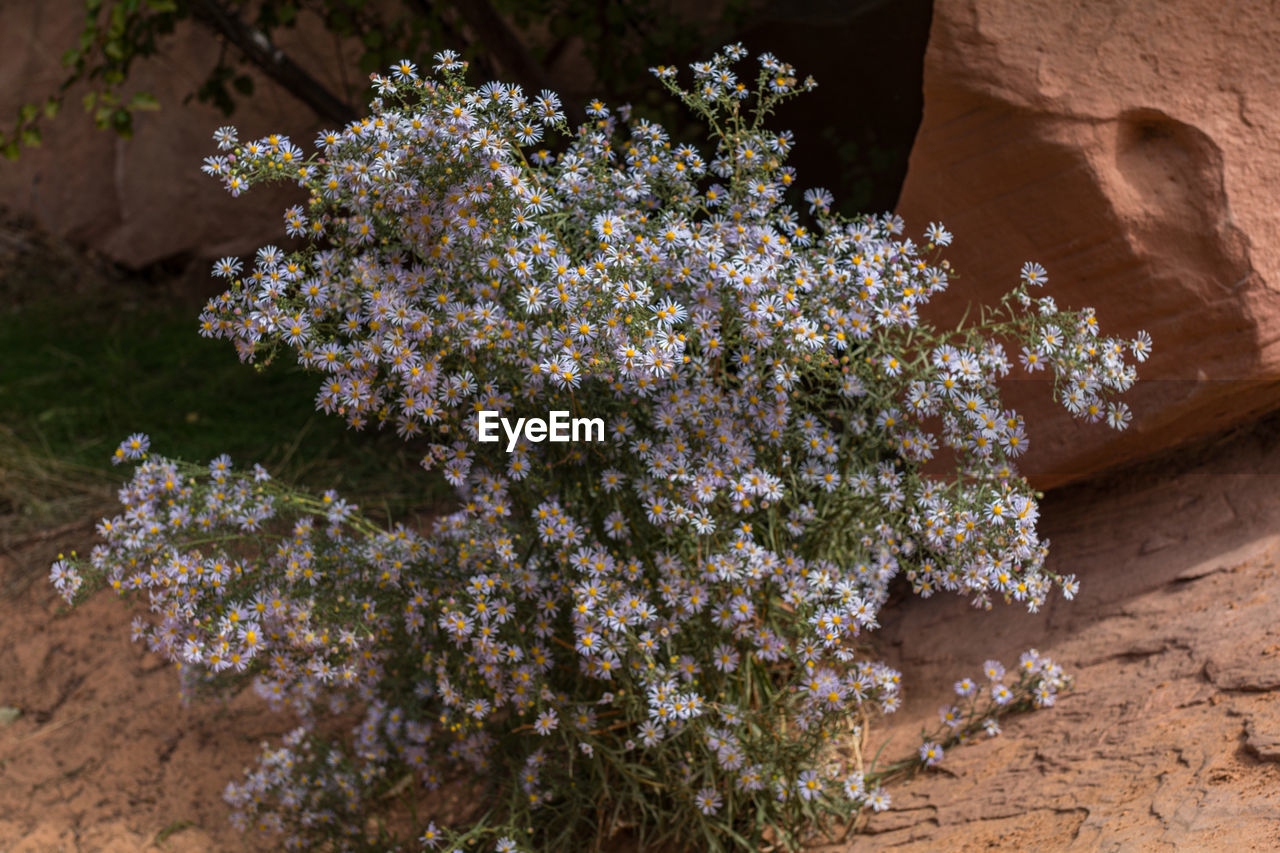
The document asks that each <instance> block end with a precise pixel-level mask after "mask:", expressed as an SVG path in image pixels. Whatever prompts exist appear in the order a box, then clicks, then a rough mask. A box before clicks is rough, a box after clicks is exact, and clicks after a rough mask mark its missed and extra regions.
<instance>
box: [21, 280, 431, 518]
mask: <svg viewBox="0 0 1280 853" xmlns="http://www.w3.org/2000/svg"><path fill="white" fill-rule="evenodd" d="M121 286H124V285H121ZM196 313H197V312H196V311H194V310H192V309H191V308H190V307H186V308H176V307H173V306H172V305H170V306H168V307H165V306H161V307H153V308H134V309H132V310H130V309H129V306H128V303H122V304H120V305H115V306H112V305H111V304H107V305H106V306H100V305H94V304H91V303H90V304H84V305H79V306H77V305H75V304H71V305H54V304H49V303H41V304H35V305H28V306H25V307H22V308H12V307H11V308H8V309H0V443H4V444H8V445H15V446H21V447H24V448H26V449H27V451H28V452H29V453H30V454H34V455H36V456H39V457H42V458H45V459H52V460H58V461H59V462H61V463H63V464H64V465H65V466H71V467H74V468H78V469H83V470H85V471H110V470H111V468H112V466H111V465H110V457H111V454H112V451H113V450H114V449H115V447H116V445H117V444H118V443H119V442H120V441H121V440H122V439H123V438H124V437H125V436H126V435H128V434H129V433H132V432H145V433H147V434H148V435H150V436H151V448H152V451H153V452H155V453H159V454H161V455H165V456H170V457H177V458H182V459H186V460H190V461H197V462H203V461H205V460H208V459H210V458H212V457H213V456H216V455H218V454H219V453H223V452H226V453H229V454H231V456H232V459H233V460H234V461H235V462H236V464H237V466H246V467H247V466H248V465H250V464H252V463H253V462H261V463H262V464H263V465H265V466H266V467H267V469H268V470H269V471H271V473H272V474H273V475H275V476H277V477H279V478H282V479H284V480H287V481H289V482H292V483H299V484H304V485H307V486H309V487H312V488H317V489H324V488H330V487H332V488H336V489H338V490H339V491H340V492H342V493H343V494H344V495H351V496H352V497H354V498H356V499H357V500H358V501H359V502H360V503H361V505H362V506H363V507H364V508H366V509H373V510H376V509H382V510H383V514H388V515H391V516H393V517H397V518H398V517H401V516H402V515H403V514H404V513H406V512H407V511H409V510H410V509H412V508H414V507H420V506H424V505H427V504H431V503H435V502H437V501H438V500H439V499H440V498H441V497H442V496H443V491H442V490H441V489H440V488H439V487H434V488H433V487H432V485H431V483H432V481H433V479H434V478H431V477H430V476H429V475H427V474H426V473H425V472H423V471H422V470H421V468H419V467H418V466H417V464H416V461H417V459H418V458H420V456H421V451H420V450H418V451H417V452H415V449H414V448H412V447H407V446H406V445H405V444H404V443H403V442H402V441H401V440H400V439H399V438H398V437H396V436H395V434H394V433H393V432H392V431H391V430H387V431H386V432H384V433H381V434H379V433H377V432H372V431H367V432H364V433H356V432H353V431H351V430H348V429H347V428H346V425H345V423H344V422H343V421H342V420H341V419H340V418H338V417H336V416H332V415H324V414H323V413H320V412H317V411H316V410H315V404H314V399H315V394H316V391H317V389H318V387H319V384H320V375H319V374H316V373H306V372H304V371H302V370H301V369H300V368H298V367H296V366H295V365H290V364H283V363H277V364H273V365H270V366H268V367H266V368H265V369H255V368H254V367H253V366H250V365H245V364H241V363H240V361H239V359H238V358H237V357H236V354H235V351H234V349H233V348H232V347H231V345H230V344H229V343H227V342H226V341H214V340H208V339H205V338H201V337H200V336H199V335H198V333H197V331H196ZM285 360H286V359H284V358H282V359H280V360H279V361H285ZM10 452H11V453H12V452H13V448H10ZM0 464H2V463H0ZM114 473H115V476H117V477H123V476H124V475H125V472H124V471H123V470H119V469H116V470H115V472H114Z"/></svg>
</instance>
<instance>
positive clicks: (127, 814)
mask: <svg viewBox="0 0 1280 853" xmlns="http://www.w3.org/2000/svg"><path fill="white" fill-rule="evenodd" d="M1043 518H1044V521H1043V530H1044V531H1045V533H1046V535H1048V536H1049V537H1050V539H1051V540H1052V546H1053V547H1052V556H1051V558H1050V559H1051V561H1052V565H1053V567H1054V568H1055V569H1056V570H1057V571H1060V572H1075V573H1077V574H1078V575H1079V576H1080V578H1081V580H1082V589H1081V593H1080V595H1079V597H1078V598H1077V599H1076V600H1075V601H1074V602H1066V601H1061V600H1055V601H1053V602H1052V603H1051V604H1050V606H1048V607H1046V608H1045V610H1044V611H1043V612H1041V613H1039V614H1036V615H1029V614H1026V613H1025V612H1020V611H1017V610H1015V609H1014V608H1012V607H1010V608H1003V609H1001V608H1000V606H999V605H997V610H996V611H992V612H982V611H977V610H974V609H972V608H970V607H968V605H967V603H966V602H964V601H962V600H958V599H954V598H946V597H941V598H933V599H930V600H918V599H910V600H907V601H904V602H902V604H901V605H900V606H898V607H897V608H895V609H894V610H893V611H892V612H891V613H887V614H886V617H887V618H886V624H885V626H884V629H883V632H882V641H883V642H884V643H885V648H886V655H887V657H888V658H889V660H890V662H892V663H895V664H897V665H898V666H900V667H901V668H902V670H903V677H904V682H905V684H906V685H907V689H906V704H905V706H904V708H903V710H902V711H900V712H899V713H898V714H896V715H894V716H893V717H891V718H889V719H888V720H886V721H885V722H884V723H883V724H881V726H880V727H879V729H878V730H877V733H878V735H880V736H882V737H885V736H887V737H891V738H892V740H891V742H890V744H889V746H888V748H887V749H886V754H887V755H896V754H898V753H902V752H905V751H906V750H908V749H911V748H912V747H913V745H914V744H915V743H916V742H917V739H918V732H919V730H920V728H921V726H922V724H927V725H929V727H930V728H932V726H933V721H934V720H935V719H936V716H935V715H936V709H937V707H938V706H939V705H941V704H943V703H945V702H946V701H947V700H948V694H949V691H950V684H951V683H952V682H954V681H955V680H957V679H958V678H960V677H961V676H964V675H971V676H975V677H976V676H978V675H979V669H980V667H981V665H982V662H983V661H984V660H985V659H987V658H999V659H1002V660H1003V661H1004V662H1005V663H1006V664H1013V663H1015V662H1016V659H1017V656H1018V654H1019V653H1020V652H1022V651H1023V650H1025V649H1026V648H1028V647H1035V648H1037V649H1039V650H1040V651H1041V652H1043V653H1046V654H1049V655H1051V656H1052V657H1054V658H1055V659H1057V660H1059V661H1060V662H1061V663H1063V664H1064V665H1065V666H1066V668H1067V670H1068V671H1069V672H1071V673H1072V674H1073V675H1074V676H1075V680H1076V689H1075V691H1074V692H1073V693H1071V694H1070V695H1066V696H1063V697H1061V698H1060V699H1059V702H1058V704H1057V706H1056V707H1055V708H1052V709H1049V710H1044V711H1038V712H1036V713H1032V714H1026V715H1023V716H1020V717H1016V718H1011V719H1009V720H1008V721H1007V722H1006V724H1005V726H1004V728H1005V733H1004V734H1003V735H1001V736H1000V737H998V738H994V739H990V740H987V739H983V740H981V741H979V742H976V743H974V744H971V745H965V746H959V747H955V748H953V749H951V750H949V751H948V753H947V757H946V760H945V761H944V762H943V764H942V765H941V766H940V768H938V769H935V770H932V771H929V772H927V773H925V774H922V775H920V776H917V777H916V778H915V779H913V780H910V781H909V782H906V783H903V784H901V785H898V786H896V787H895V788H894V789H893V790H892V791H891V793H892V797H893V802H894V808H893V809H892V810H891V811H888V812H885V813H883V814H879V815H875V816H873V817H872V819H871V820H870V822H869V825H868V826H867V831H866V833H865V834H863V835H861V836H858V837H856V838H855V839H853V840H852V841H850V842H847V843H845V844H842V845H838V846H836V847H833V848H828V849H831V850H842V851H873V850H885V849H894V850H899V849H900V850H905V851H938V850H955V851H977V850H1037V851H1053V850H1123V851H1130V850H1138V851H1145V850H1224V849H1236V850H1274V849H1280V764H1278V763H1277V762H1280V705H1278V704H1277V701H1276V699H1277V692H1278V691H1280V619H1278V618H1277V617H1280V590H1278V588H1277V582H1276V577H1277V573H1278V572H1280V420H1277V419H1272V420H1270V421H1268V422H1261V423H1259V424H1258V425H1256V426H1255V427H1252V428H1251V429H1250V430H1247V431H1244V432H1241V433H1237V434H1235V435H1234V436H1232V437H1231V438H1230V439H1229V440H1223V441H1219V442H1218V443H1217V444H1216V445H1204V446H1201V447H1198V448H1194V449H1191V450H1187V451H1184V452H1182V453H1180V454H1179V455H1178V456H1176V457H1170V458H1166V459H1163V460H1160V461H1159V462H1156V463H1152V464H1148V465H1146V466H1144V467H1140V468H1136V469H1130V470H1128V471H1126V472H1123V473H1121V474H1118V475H1114V476H1112V477H1111V478H1110V479H1107V480H1104V481H1097V482H1093V483H1090V484H1088V485H1083V486H1076V487H1072V488H1069V489H1065V490H1062V491H1059V492H1055V493H1052V494H1050V495H1049V497H1048V498H1046V500H1045V503H1044V506H1043ZM90 526H91V521H89V520H86V522H85V523H84V524H83V525H73V526H71V527H70V528H67V529H63V530H59V531H52V532H50V533H48V534H47V535H46V536H44V537H43V538H40V539H35V540H29V541H27V542H25V543H21V542H16V543H10V545H9V547H7V548H6V549H3V553H0V648H2V649H3V650H4V653H3V654H0V706H10V707H15V708H17V709H19V710H20V711H21V715H20V716H19V717H18V718H17V719H16V720H14V721H12V722H10V723H8V724H5V723H4V722H3V720H0V851H14V852H15V853H16V851H33V853H34V852H35V851H38V852H39V853H45V851H63V850H66V851H135V850H165V851H219V850H244V849H245V842H244V839H242V838H241V837H240V836H238V835H236V834H235V833H234V832H233V831H232V830H231V828H230V826H229V825H228V823H227V820H226V808H225V806H224V805H223V804H222V801H221V792H222V789H223V787H224V786H225V784H226V782H227V780H229V779H231V778H234V777H237V776H238V775H239V774H240V773H241V772H242V770H243V768H244V767H246V766H247V765H249V764H250V763H251V762H252V760H253V759H254V757H255V755H256V753H257V750H258V746H259V743H260V742H261V741H262V740H264V739H270V738H273V737H275V736H276V735H278V734H279V733H281V732H283V731H284V730H285V729H287V728H288V722H289V721H288V720H287V719H284V718H281V717H276V716H274V715H272V714H270V713H269V712H267V711H266V709H265V708H264V706H263V705H262V704H261V703H259V702H258V701H256V700H255V699H254V697H252V695H250V694H248V693H243V694H241V695H238V696H234V697H231V698H230V699H229V700H228V701H226V702H221V703H212V704H193V705H191V706H189V707H184V706H182V705H181V704H180V702H179V701H178V696H177V679H176V676H175V674H174V672H173V670H172V668H171V666H169V665H166V664H164V663H163V662H162V661H161V660H160V659H159V658H157V657H155V656H153V655H151V654H148V653H146V652H145V651H144V650H143V649H142V648H141V647H139V646H137V645H134V644H132V643H131V642H130V641H129V621H130V619H131V618H132V615H133V614H132V613H131V612H130V611H129V610H128V609H127V608H126V606H124V605H123V604H122V603H121V602H120V601H118V600H116V598H115V597H114V595H112V594H110V593H107V594H103V595H99V596H98V597H97V598H94V599H92V600H91V601H89V602H88V603H86V604H85V605H82V606H81V607H79V608H77V609H76V610H74V611H67V609H66V608H65V607H64V606H63V605H62V603H61V600H60V599H58V598H57V597H56V596H55V595H54V594H53V593H52V591H51V590H50V588H49V586H48V584H47V583H46V581H45V579H44V575H45V572H46V571H47V566H48V562H49V560H50V559H51V558H52V557H54V556H55V555H56V553H57V552H58V551H59V550H68V549H70V548H73V547H78V548H80V549H86V548H87V546H88V545H89V544H91V541H92V538H91V534H90Z"/></svg>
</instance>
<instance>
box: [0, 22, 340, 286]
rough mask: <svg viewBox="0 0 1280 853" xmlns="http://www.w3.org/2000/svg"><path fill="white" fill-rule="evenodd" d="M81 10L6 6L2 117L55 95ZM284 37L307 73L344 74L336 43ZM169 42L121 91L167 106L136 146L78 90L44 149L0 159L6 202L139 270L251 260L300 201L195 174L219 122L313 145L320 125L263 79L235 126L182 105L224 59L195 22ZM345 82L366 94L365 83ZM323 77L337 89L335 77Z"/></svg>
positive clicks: (0, 199) (285, 190) (199, 107)
mask: <svg viewBox="0 0 1280 853" xmlns="http://www.w3.org/2000/svg"><path fill="white" fill-rule="evenodd" d="M83 5H84V4H83V3H80V2H76V0H6V2H4V3H0V116H3V117H4V118H3V120H4V121H5V122H8V121H10V120H11V117H12V116H14V115H16V113H17V111H18V108H19V106H20V105H21V104H23V103H25V102H28V101H37V102H38V101H42V100H43V99H44V97H46V96H47V95H49V94H51V93H52V92H54V91H56V89H57V87H58V85H59V84H60V83H61V82H62V80H63V78H64V76H65V71H64V70H63V69H62V67H61V65H60V63H59V59H58V58H59V57H60V56H61V55H62V52H63V51H64V50H66V49H67V48H69V47H71V46H73V45H74V44H75V42H76V39H77V37H78V36H79V33H80V27H81V26H82V22H83V11H82V10H83ZM282 37H283V38H287V39H288V41H287V43H286V44H285V45H284V46H285V47H286V48H287V50H288V51H289V53H290V54H291V55H294V56H297V57H298V58H299V61H305V63H306V67H308V68H311V69H319V70H321V71H327V72H330V73H331V76H333V77H334V78H340V76H341V75H340V72H339V69H338V68H337V66H336V63H335V62H334V59H333V52H332V50H331V48H332V45H333V39H332V37H330V36H323V37H321V35H320V34H317V33H313V32H307V31H304V30H299V31H296V32H288V33H283V34H282ZM163 44H164V52H163V53H162V54H161V55H159V56H157V57H154V58H152V59H149V60H146V61H142V62H139V63H137V65H136V73H135V74H134V75H133V76H132V77H131V82H130V87H131V88H129V89H128V90H126V95H128V94H131V93H132V92H133V91H134V90H135V87H136V89H137V90H142V91H147V92H151V93H152V94H154V95H155V96H156V97H157V98H158V99H159V101H160V104H161V109H160V110H159V111H158V112H151V113H138V114H137V115H136V116H135V135H134V137H133V139H131V140H128V141H125V140H121V139H119V138H117V137H116V136H115V135H114V134H112V133H109V132H103V131H99V130H97V129H95V128H94V126H93V122H92V120H91V119H90V117H89V116H88V115H86V114H85V113H84V112H83V110H82V109H81V107H80V99H81V97H82V96H83V94H84V93H85V91H87V89H86V88H85V87H83V86H77V87H76V88H75V89H73V90H72V91H71V93H70V95H69V97H68V98H67V101H66V104H65V106H64V109H63V111H62V113H61V114H60V115H59V116H58V117H57V118H56V119H55V120H53V121H51V122H47V123H46V124H45V126H44V136H45V139H44V145H43V147H41V148H37V149H25V150H24V151H23V152H22V157H21V158H20V159H19V160H18V161H16V162H13V163H11V162H9V161H7V160H0V205H2V206H4V207H7V208H9V209H10V210H11V211H13V212H14V213H18V214H23V215H27V216H31V217H33V218H34V219H35V220H36V221H37V222H38V223H39V225H40V226H41V227H42V228H44V229H45V230H47V231H49V232H51V233H53V234H55V235H57V236H58V237H61V238H65V239H68V240H70V241H71V242H73V243H75V244H78V245H80V246H84V247H86V248H89V249H91V250H93V251H95V252H97V253H98V254H101V255H104V256H105V257H107V258H109V259H110V260H112V261H115V262H117V263H121V264H123V265H125V266H128V267H133V268H138V267H143V266H146V265H148V264H151V263H154V262H156V261H161V260H165V259H168V258H175V257H176V258H183V257H199V258H209V257H217V256H219V255H224V254H243V253H249V252H252V251H254V250H255V249H256V248H257V247H258V246H260V245H262V244H263V243H266V242H270V241H272V240H275V241H283V240H284V239H285V235H284V225H283V220H282V219H281V212H282V211H283V210H284V208H285V207H286V206H287V205H289V204H292V203H296V202H297V201H300V200H302V196H301V195H300V191H299V190H297V189H296V188H289V187H283V186H280V187H273V188H259V189H256V190H254V191H253V192H254V193H255V195H258V196H259V198H258V199H256V200H255V201H251V202H245V201H243V200H241V201H236V200H233V199H232V198H231V197H230V196H229V195H227V193H226V192H225V191H224V190H223V189H222V188H221V187H220V186H219V184H218V182H216V181H214V180H212V179H210V178H207V177H205V176H204V175H202V174H201V173H200V164H201V161H202V159H203V158H204V157H205V156H207V155H210V154H214V153H216V149H215V147H214V144H213V141H212V139H211V135H212V133H213V130H214V128H216V127H218V126H219V125H222V124H228V123H231V124H235V125H236V126H237V127H239V128H240V129H241V138H251V137H254V136H261V135H264V134H266V133H270V132H273V131H279V132H283V133H288V134H292V135H293V136H294V139H295V140H296V141H297V142H298V143H299V144H301V145H304V146H305V147H307V148H310V142H311V140H312V138H313V137H314V135H315V131H316V130H318V129H319V124H318V123H317V120H316V118H315V116H314V114H313V113H312V112H311V111H310V110H309V109H308V108H307V107H306V106H304V105H302V104H301V103H299V102H298V101H297V100H295V99H294V98H293V97H291V96H290V95H289V94H288V93H287V92H285V91H283V90H282V89H280V88H279V87H277V86H276V85H275V84H273V83H272V82H270V81H269V80H266V79H265V78H263V77H262V76H261V75H257V74H254V75H252V76H253V77H254V83H255V95H254V96H253V97H252V98H248V99H245V100H244V101H242V102H241V104H240V106H239V108H238V109H237V111H236V114H235V116H234V118H233V119H227V118H226V117H224V116H223V115H222V114H221V113H220V112H218V111H217V110H216V109H214V108H213V107H210V106H207V105H205V104H199V103H196V102H194V101H192V102H191V103H190V104H189V105H187V106H183V101H184V99H185V98H186V97H187V95H189V94H190V93H191V92H193V91H194V90H195V89H196V88H197V87H198V86H199V85H200V83H201V82H202V81H203V80H204V78H205V75H207V74H208V71H209V69H210V68H212V67H213V65H214V63H215V62H216V61H217V55H218V49H219V48H218V43H217V41H216V40H215V39H213V38H210V37H209V36H208V34H207V33H205V32H202V31H198V30H197V29H196V28H195V25H194V24H191V23H190V22H187V23H184V24H182V25H180V26H179V28H178V29H177V31H176V32H175V34H174V35H173V36H172V37H171V38H168V39H166V40H165V41H164V43H163ZM326 50H328V51H329V53H328V55H326V54H325V51H326ZM245 70H248V69H247V67H246V69H245ZM348 77H349V79H352V82H353V85H355V86H356V87H357V90H356V94H357V95H359V94H362V93H363V83H364V81H363V80H362V79H361V78H360V76H359V75H358V74H357V75H355V76H354V78H351V75H348ZM325 83H326V85H328V86H330V88H331V89H332V90H333V91H342V82H341V80H340V79H334V80H329V79H326V80H325ZM5 129H6V130H8V129H9V126H7V125H6V128H5Z"/></svg>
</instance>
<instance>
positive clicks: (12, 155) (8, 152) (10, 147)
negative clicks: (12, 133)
mask: <svg viewBox="0 0 1280 853" xmlns="http://www.w3.org/2000/svg"><path fill="white" fill-rule="evenodd" d="M19 153H21V151H20V149H19V148H18V143H16V142H10V143H8V144H7V145H5V146H4V147H3V148H0V154H3V155H4V159H6V160H17V159H18V154H19Z"/></svg>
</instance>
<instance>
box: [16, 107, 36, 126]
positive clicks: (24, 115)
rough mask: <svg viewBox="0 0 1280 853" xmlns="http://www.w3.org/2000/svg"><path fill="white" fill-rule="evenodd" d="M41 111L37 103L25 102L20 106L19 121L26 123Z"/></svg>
mask: <svg viewBox="0 0 1280 853" xmlns="http://www.w3.org/2000/svg"><path fill="white" fill-rule="evenodd" d="M39 112H40V108H39V107H37V106H36V105H35V104H23V105H22V106H21V107H19V108H18V121H19V122H20V123H22V124H26V123H27V122H29V121H31V120H32V119H33V118H35V117H36V115H37V114H38V113H39Z"/></svg>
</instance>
